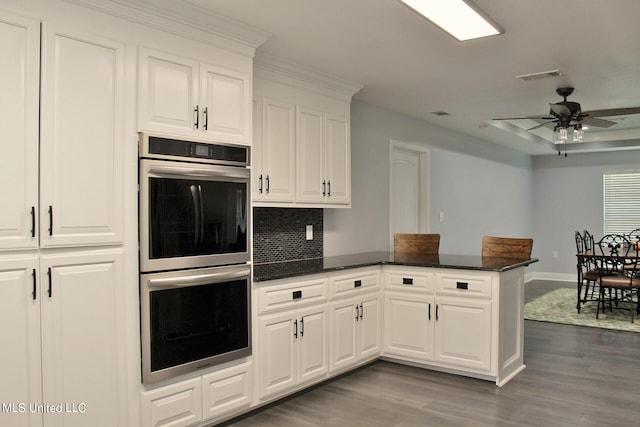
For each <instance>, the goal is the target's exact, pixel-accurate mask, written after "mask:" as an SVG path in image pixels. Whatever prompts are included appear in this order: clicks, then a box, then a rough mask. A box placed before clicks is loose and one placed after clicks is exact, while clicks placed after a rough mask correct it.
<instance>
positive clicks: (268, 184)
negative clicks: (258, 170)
mask: <svg viewBox="0 0 640 427" xmlns="http://www.w3.org/2000/svg"><path fill="white" fill-rule="evenodd" d="M270 188H271V183H270V182H269V175H267V194H269V189H270Z"/></svg>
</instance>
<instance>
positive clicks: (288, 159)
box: [257, 97, 295, 202]
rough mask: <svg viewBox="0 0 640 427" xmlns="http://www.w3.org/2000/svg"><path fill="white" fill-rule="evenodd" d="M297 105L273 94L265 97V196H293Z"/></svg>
mask: <svg viewBox="0 0 640 427" xmlns="http://www.w3.org/2000/svg"><path fill="white" fill-rule="evenodd" d="M294 126H295V106H294V105H293V104H289V103H286V102H281V101H277V100H274V99H270V98H266V97H265V98H263V100H262V144H261V147H260V152H261V154H262V171H257V173H258V174H259V175H260V176H259V178H261V181H262V183H261V188H262V191H261V192H260V196H261V199H262V200H268V201H273V202H292V201H293V199H294V194H295V193H294V188H295V186H294V179H295V176H294V160H295V157H294V156H295V131H294V129H295V128H294Z"/></svg>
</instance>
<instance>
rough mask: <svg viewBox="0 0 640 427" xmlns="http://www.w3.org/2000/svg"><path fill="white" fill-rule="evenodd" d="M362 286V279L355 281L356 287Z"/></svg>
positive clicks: (354, 285)
mask: <svg viewBox="0 0 640 427" xmlns="http://www.w3.org/2000/svg"><path fill="white" fill-rule="evenodd" d="M360 286H362V280H356V281H354V282H353V287H354V288H359V287H360Z"/></svg>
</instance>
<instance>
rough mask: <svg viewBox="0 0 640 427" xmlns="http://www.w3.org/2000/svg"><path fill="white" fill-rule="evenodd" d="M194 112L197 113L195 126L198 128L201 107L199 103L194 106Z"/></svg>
mask: <svg viewBox="0 0 640 427" xmlns="http://www.w3.org/2000/svg"><path fill="white" fill-rule="evenodd" d="M193 112H194V113H195V114H196V121H195V123H193V126H194V127H195V128H196V129H198V126H199V124H200V107H198V106H197V105H196V106H195V107H194V108H193Z"/></svg>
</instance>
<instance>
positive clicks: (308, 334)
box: [296, 305, 329, 384]
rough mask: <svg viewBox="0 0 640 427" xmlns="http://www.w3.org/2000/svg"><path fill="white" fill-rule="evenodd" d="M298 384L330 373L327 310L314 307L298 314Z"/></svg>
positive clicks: (322, 307) (323, 307)
mask: <svg viewBox="0 0 640 427" xmlns="http://www.w3.org/2000/svg"><path fill="white" fill-rule="evenodd" d="M296 344H297V349H296V351H297V353H298V366H297V368H298V384H304V383H308V382H311V381H313V380H315V379H318V378H322V377H324V376H325V375H326V374H327V372H328V371H329V363H328V356H327V350H328V346H327V309H326V306H325V305H323V306H321V307H312V308H308V309H306V310H302V311H300V312H298V339H297V343H296Z"/></svg>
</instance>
